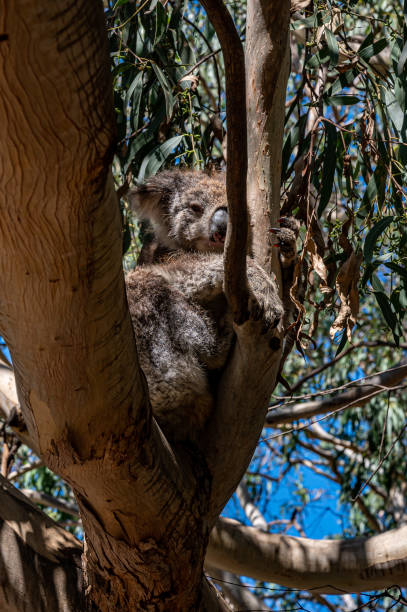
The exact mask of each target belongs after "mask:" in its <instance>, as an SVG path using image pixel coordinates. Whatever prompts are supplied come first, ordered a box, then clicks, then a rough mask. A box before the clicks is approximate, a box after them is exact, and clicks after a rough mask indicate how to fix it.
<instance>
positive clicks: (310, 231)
mask: <svg viewBox="0 0 407 612" xmlns="http://www.w3.org/2000/svg"><path fill="white" fill-rule="evenodd" d="M202 7H203V8H202ZM202 7H201V5H199V4H197V3H195V2H191V3H187V2H185V3H180V2H176V1H175V2H167V3H161V2H160V1H158V2H157V0H151V1H147V2H144V3H143V2H141V3H140V4H138V5H136V4H135V2H134V1H132V0H119V1H118V2H115V3H112V2H109V1H107V2H105V3H104V11H103V12H102V9H101V6H99V4H98V3H97V2H91V3H90V2H87V3H86V2H82V3H80V4H79V5H77V6H75V7H73V6H71V5H70V4H69V3H67V2H65V1H64V0H58V2H55V3H54V4H53V6H52V7H50V6H48V3H46V2H43V3H39V2H32V1H30V0H25V1H23V0H18V1H16V2H14V4H13V6H12V7H7V10H6V7H5V6H4V10H3V11H2V14H3V15H4V20H3V25H2V31H1V32H0V54H1V57H2V60H3V61H2V80H1V83H2V85H1V91H2V96H1V99H2V104H1V106H0V109H1V110H0V116H1V122H2V125H4V126H5V132H4V133H5V137H4V140H3V143H2V145H1V146H0V155H1V160H2V176H1V181H0V184H1V189H2V193H3V198H2V213H3V214H2V224H1V226H0V231H1V235H2V239H1V247H0V261H1V270H2V274H1V279H2V280H1V296H2V301H1V308H0V313H1V316H0V331H1V333H2V334H3V336H4V337H5V339H6V341H7V344H8V345H9V348H10V350H11V357H12V362H13V370H12V369H11V366H10V364H9V363H5V364H4V366H3V367H2V369H1V372H0V390H1V396H0V398H1V408H2V412H3V415H4V418H5V420H6V422H7V428H6V427H5V428H4V429H3V439H4V444H3V455H2V475H3V476H4V477H8V478H9V479H10V480H11V481H17V482H18V483H19V486H20V487H22V486H24V487H25V491H24V492H25V493H26V495H28V496H29V497H30V498H31V500H32V501H33V502H36V503H40V504H41V505H43V506H48V507H50V508H54V510H53V511H52V514H53V516H54V518H58V519H59V520H60V522H62V523H63V524H64V526H65V527H66V528H67V529H68V531H67V530H65V529H62V527H61V526H58V525H56V524H54V523H52V521H50V519H49V518H46V517H44V515H42V514H41V513H40V512H39V511H38V510H36V509H35V508H34V506H32V505H30V503H29V502H28V501H27V500H26V499H24V498H23V497H22V496H21V495H20V494H18V493H16V492H15V491H14V490H13V489H12V488H11V487H10V485H9V483H7V482H5V481H3V480H2V489H1V498H0V499H1V503H0V510H1V521H2V536H3V539H2V542H4V545H3V546H2V549H1V553H2V554H1V559H2V563H3V570H4V571H3V575H7V576H8V579H7V580H5V581H4V582H3V584H2V588H1V590H0V592H1V601H2V606H3V607H4V609H7V610H15V609H18V610H23V609H27V610H32V609H33V606H35V605H38V609H41V610H42V609H44V610H56V609H61V610H80V609H86V606H87V605H91V606H93V607H94V608H95V609H101V610H104V609H109V610H114V609H120V610H124V609H154V610H168V609H171V610H176V609H179V610H187V609H191V610H197V609H202V610H217V609H219V610H220V609H229V608H230V609H233V606H234V609H253V608H254V607H256V606H261V609H263V608H264V609H268V607H270V609H275V606H276V605H277V606H279V607H280V608H281V609H284V607H286V606H289V605H291V603H290V602H292V601H293V599H294V600H295V601H297V602H300V603H301V602H302V601H303V600H304V602H306V601H307V600H309V599H311V600H312V602H313V604H312V605H314V606H321V607H322V608H325V609H346V608H345V606H348V608H349V609H350V607H351V606H352V605H353V604H352V601H350V600H349V596H348V594H349V593H362V592H366V591H374V590H382V594H383V598H384V599H383V601H384V603H383V605H384V606H386V605H388V603H386V602H387V600H386V598H387V599H388V598H393V599H392V601H393V602H394V603H395V604H396V605H398V606H399V607H400V609H402V606H403V605H405V601H404V600H403V595H402V592H401V591H399V590H398V589H395V590H394V589H393V590H389V587H391V586H393V585H398V586H399V587H402V586H404V585H405V583H406V579H407V576H406V573H405V569H404V568H405V561H406V554H407V551H406V547H405V545H403V542H404V541H405V530H406V528H405V527H403V523H404V520H405V476H404V475H405V455H406V453H405V444H406V436H405V425H404V414H403V403H402V402H403V399H402V397H403V384H404V379H405V376H406V373H407V366H406V365H405V363H404V362H403V350H404V349H405V347H406V345H405V343H404V341H403V337H404V335H405V307H406V304H407V293H406V291H407V289H406V287H407V285H406V283H407V280H406V279H407V275H406V272H405V264H406V243H407V233H406V215H405V201H406V193H405V187H404V184H405V156H406V151H407V149H406V146H407V145H406V144H405V142H406V141H407V139H406V134H405V130H406V121H405V115H406V112H405V111H406V109H405V105H406V96H405V92H406V67H405V63H406V58H407V51H406V49H407V44H406V43H407V36H406V26H405V23H404V15H403V14H402V11H401V10H400V7H399V5H398V3H391V2H389V1H387V0H386V2H384V1H383V2H379V3H377V2H374V3H371V4H365V3H364V4H362V3H360V2H354V1H349V2H346V3H339V2H329V1H327V0H326V1H322V2H315V3H312V2H311V3H310V2H308V1H299V2H292V5H291V15H289V13H288V7H287V5H286V3H281V2H269V3H268V6H267V7H265V6H263V4H262V3H258V2H257V1H256V0H251V1H250V2H249V3H248V6H247V15H246V6H245V4H244V3H243V2H236V3H234V4H231V5H230V6H228V8H229V10H230V14H231V15H232V17H233V21H234V24H235V26H234V27H232V22H231V20H230V17H229V16H228V15H229V14H228V13H227V12H226V11H225V9H224V6H223V4H222V3H221V2H218V1H216V2H215V1H214V0H205V1H203V2H202ZM289 21H290V24H291V25H290V38H291V41H290V45H289V44H288V28H289ZM215 30H216V31H215ZM106 32H107V35H106ZM107 42H108V45H109V49H107V45H106V43H107ZM242 44H244V46H245V68H246V82H247V125H248V129H247V135H248V147H247V151H248V168H249V171H248V175H247V201H248V208H249V211H250V216H251V223H252V234H253V252H254V256H255V257H256V259H257V261H258V262H259V263H260V265H262V266H263V267H264V268H265V269H266V270H267V271H268V272H270V271H271V270H273V272H272V273H273V274H275V275H276V278H277V282H280V280H279V267H278V264H277V260H276V258H275V257H274V256H273V255H272V253H273V249H272V241H271V242H270V239H269V235H270V234H269V232H268V229H270V228H271V225H272V224H273V223H276V222H277V219H278V217H279V216H280V214H282V215H289V214H290V215H294V216H296V217H297V218H298V219H299V220H300V221H301V234H300V236H301V245H300V249H299V259H298V265H297V269H296V274H295V279H294V286H293V288H292V290H291V296H292V299H293V301H294V303H295V305H296V308H297V315H296V317H295V320H294V321H293V324H292V326H291V329H290V332H289V337H290V338H291V339H292V341H293V344H294V351H293V353H292V355H291V356H290V357H289V358H288V360H287V361H286V363H285V367H284V370H283V372H282V375H281V376H280V386H278V387H277V388H276V389H275V390H274V396H272V397H271V399H270V401H269V397H270V395H271V393H272V392H273V388H274V386H275V383H274V381H275V377H276V375H277V371H278V367H279V364H278V363H277V361H276V359H275V357H271V356H270V354H269V353H268V351H267V348H266V347H264V346H263V345H262V341H261V338H259V337H258V332H257V330H256V328H255V326H253V325H252V323H251V322H250V321H245V322H244V323H243V324H242V320H239V316H238V314H239V312H240V314H241V312H243V310H244V308H243V309H242V308H241V306H242V304H241V303H240V304H239V299H238V289H239V283H238V282H236V279H239V278H242V274H243V276H244V271H243V270H242V269H241V268H240V269H239V263H236V262H237V261H239V257H237V256H236V255H237V254H239V253H240V255H241V254H242V253H244V250H245V249H244V240H245V237H244V231H243V232H242V228H244V229H245V228H246V223H242V222H241V220H242V219H244V213H245V206H244V205H242V202H243V204H244V200H245V198H244V197H243V196H242V194H244V193H246V189H245V182H246V176H245V171H244V169H245V164H246V145H245V134H246V127H245V126H246V113H245V111H244V108H243V106H242V100H243V101H244V72H243V70H244V63H243V51H242ZM108 51H110V55H109V54H108ZM109 57H110V68H111V70H110V71H109ZM290 69H291V73H290ZM109 72H110V73H111V75H112V77H111V76H110V74H109ZM111 80H112V81H113V87H112V82H111ZM111 92H113V97H112V94H111ZM40 160H41V162H40ZM226 161H227V182H228V197H229V206H230V213H231V220H232V224H231V228H230V239H229V244H228V246H227V249H226V257H225V271H226V278H227V281H228V282H227V286H226V293H227V297H228V299H229V300H230V301H231V303H233V304H234V305H235V306H234V311H235V313H237V314H236V321H237V326H236V329H237V348H236V350H235V352H234V354H233V356H232V357H231V359H230V363H229V364H228V367H227V369H226V371H225V372H224V375H223V386H222V384H221V387H220V394H219V398H218V406H217V411H216V414H215V416H214V419H213V420H212V422H211V423H210V424H209V427H208V432H209V435H208V436H207V443H206V445H205V448H204V457H205V461H204V462H202V461H200V460H199V459H197V458H196V457H193V458H191V456H190V455H189V453H188V449H185V448H181V449H179V448H169V446H168V444H166V443H163V440H162V438H161V437H160V435H159V433H158V431H157V429H156V427H155V424H154V421H153V420H152V419H151V414H150V412H149V410H148V407H147V406H148V403H147V397H148V396H147V391H146V389H145V385H144V383H143V377H142V375H141V374H140V371H139V369H138V368H137V363H138V362H137V354H136V349H135V344H134V340H133V336H132V332H131V327H130V320H129V317H128V313H127V306H126V302H125V298H124V292H123V276H122V262H121V259H122V255H123V254H124V266H125V268H127V269H128V268H129V267H132V266H133V265H135V262H136V259H137V254H138V252H139V249H140V245H141V244H142V243H143V241H144V242H145V241H146V240H148V238H149V236H148V232H149V230H148V228H147V227H145V226H141V227H139V226H138V225H137V224H136V222H135V220H134V219H133V218H132V216H131V213H130V211H129V209H128V206H127V203H126V200H125V194H126V191H127V189H128V187H129V185H131V184H133V183H135V182H137V181H142V180H143V179H145V178H147V177H149V176H151V175H153V174H154V173H156V172H157V171H158V170H159V169H160V168H163V167H171V166H172V165H174V164H176V165H180V166H188V167H190V166H192V167H196V168H207V169H209V170H210V171H217V170H220V171H223V170H224V168H225V165H226ZM111 164H112V169H113V180H112V175H111V171H110V167H111ZM113 181H114V182H113ZM114 187H115V189H114ZM6 190H7V196H6ZM115 190H116V194H115ZM117 196H119V197H121V205H120V211H119V207H118V206H117ZM280 209H281V212H280ZM234 279H235V280H234ZM239 308H240V311H239ZM304 357H305V359H306V361H304ZM4 360H5V362H7V356H6V354H5V356H4ZM242 372H244V376H243V375H242ZM357 378H362V380H360V381H359V383H358V384H355V382H354V380H355V379H357ZM14 380H15V381H16V382H17V388H18V398H17V396H16V392H15V388H14V387H13V385H14ZM267 404H268V408H269V409H268V411H267V414H266V409H267ZM263 424H264V425H265V427H266V429H265V431H264V432H263V436H262V440H261V443H260V444H259V446H258V448H257V450H256V452H255V455H254V459H253V462H252V464H251V466H250V467H249V470H248V473H247V475H246V477H245V478H244V479H243V480H242V481H241V483H240V485H239V487H238V489H237V495H238V497H239V500H240V503H241V505H242V508H243V510H244V512H245V514H246V519H245V522H246V523H247V522H249V523H250V524H251V526H244V525H238V524H236V523H234V522H232V521H229V520H228V519H226V518H218V515H219V513H220V512H221V510H222V508H223V507H224V504H225V503H226V502H227V499H228V497H229V496H230V494H231V493H232V492H233V490H234V489H235V488H236V486H237V485H238V484H239V480H240V479H241V477H242V476H243V473H244V471H245V469H246V468H247V464H248V462H249V460H250V456H251V454H252V452H253V450H254V448H255V444H256V441H257V439H258V435H259V433H260V430H261V426H262V425H263ZM271 428H272V429H271ZM20 442H23V443H24V445H23V446H20ZM29 449H31V450H29ZM32 451H34V452H35V453H36V454H37V456H39V459H34V456H33V454H32ZM40 462H41V463H40ZM183 465H184V466H185V468H184V467H181V466H183ZM50 470H53V472H54V473H55V474H57V475H58V476H54V475H53V472H52V471H50ZM207 470H208V471H207ZM304 470H312V471H313V472H314V473H316V474H318V475H319V476H321V477H323V478H326V479H327V480H328V481H330V482H333V483H335V486H337V487H338V488H339V489H340V492H341V493H340V495H341V502H342V506H341V511H342V512H344V511H349V516H348V519H347V520H346V521H345V523H346V525H345V532H344V534H342V535H345V536H364V539H355V540H353V539H352V538H349V537H348V539H347V540H340V539H339V540H338V539H336V540H322V541H319V540H309V539H306V538H304V537H298V535H300V536H306V535H307V520H306V516H307V514H306V513H307V508H311V512H312V503H313V502H314V501H315V500H314V499H313V494H312V492H311V491H309V490H307V487H306V486H305V488H304V486H303V474H304ZM60 477H62V478H64V481H62V480H61V479H60ZM206 480H208V482H209V486H206V485H205V482H206ZM290 480H291V482H292V481H293V480H294V483H295V484H294V486H293V487H292V493H293V499H294V500H300V501H299V502H297V503H295V501H293V505H292V510H293V511H291V512H290V516H289V515H288V509H289V508H276V507H275V505H273V495H272V494H270V489H269V483H270V482H273V486H274V487H276V486H280V487H281V486H287V485H285V483H287V482H290ZM305 482H306V481H305ZM66 483H68V484H69V485H70V486H71V488H69V487H68V486H67V484H66ZM204 485H205V486H204ZM72 491H73V493H72ZM73 494H74V495H75V500H74V498H73ZM253 494H254V496H253ZM78 506H79V509H80V513H81V519H82V527H83V531H84V534H85V539H86V547H85V556H84V562H83V563H84V565H83V568H81V561H80V554H81V545H80V543H79V542H78V541H77V540H76V539H75V538H74V537H73V535H72V534H70V533H69V530H70V531H72V532H74V533H76V534H77V535H78V534H79V535H80V534H81V533H82V532H81V528H79V527H78V522H77V516H78ZM163 508H165V510H163ZM289 530H291V531H290V534H287V531H289ZM276 531H277V532H276ZM209 532H211V533H210V535H209ZM291 534H294V535H291ZM334 535H335V536H336V537H338V536H339V535H341V534H338V533H336V534H334ZM208 538H209V545H208V547H207V543H208ZM204 561H205V567H206V570H207V574H208V575H209V576H211V577H212V578H211V579H210V582H208V581H207V580H206V579H205V578H204V577H203V573H202V571H203V563H204ZM82 570H83V571H82ZM231 573H232V574H231ZM242 575H244V576H251V577H252V578H253V579H254V580H257V583H253V588H252V592H251V593H249V592H247V589H244V588H243V586H242V581H241V579H240V578H238V576H242ZM50 577H52V579H50ZM212 581H217V584H218V586H219V587H220V589H221V590H222V591H223V593H224V595H225V597H226V600H227V601H224V600H223V599H221V598H220V596H219V591H218V590H214V589H213V588H212V587H211V586H210V583H211V582H212ZM271 583H274V584H278V585H283V586H284V587H287V588H288V589H292V588H294V589H303V593H301V594H298V591H297V590H295V591H290V590H288V591H286V592H282V591H270V590H267V588H266V589H264V588H263V587H265V586H266V587H268V589H270V588H273V587H271V586H270V584H271ZM270 593H271V594H272V596H270ZM327 594H334V595H336V596H340V597H341V598H342V599H340V600H338V599H335V598H334V599H332V600H329V598H327ZM375 597H376V596H375ZM301 598H303V599H301ZM85 599H87V601H85ZM375 601H379V599H377V597H376V599H375ZM37 602H41V603H37ZM363 602H364V600H361V601H360V602H359V604H360V605H361V604H363ZM359 604H355V605H359ZM378 605H381V604H378ZM273 606H274V607H273Z"/></svg>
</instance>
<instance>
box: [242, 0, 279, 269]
mask: <svg viewBox="0 0 407 612" xmlns="http://www.w3.org/2000/svg"><path fill="white" fill-rule="evenodd" d="M289 21H290V3H289V2H287V1H286V0H274V1H273V2H270V1H269V0H248V2H247V23H246V89H247V113H248V121H247V125H248V141H247V144H248V158H249V168H250V171H249V173H248V177H247V200H248V205H249V211H250V218H251V224H252V243H253V251H254V255H255V257H256V259H257V260H258V261H259V262H260V263H261V264H262V265H263V266H264V268H265V269H266V270H267V271H270V269H271V267H272V266H273V271H274V272H275V274H276V275H277V278H279V266H278V263H277V258H276V257H274V258H272V245H271V241H270V237H269V236H270V234H269V232H268V230H269V229H270V227H271V226H272V225H273V224H274V223H275V222H276V221H277V219H278V217H279V212H280V185H281V156H282V142H283V130H284V116H285V97H286V89H287V79H288V74H289V36H288V26H289ZM273 259H274V262H272V260H273Z"/></svg>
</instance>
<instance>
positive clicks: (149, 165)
mask: <svg viewBox="0 0 407 612" xmlns="http://www.w3.org/2000/svg"><path fill="white" fill-rule="evenodd" d="M182 139H183V136H174V137H173V138H170V139H169V140H166V141H165V142H163V143H162V144H160V145H158V146H156V147H155V148H154V149H153V150H152V151H151V152H150V153H149V154H148V155H147V156H146V157H145V158H144V159H143V162H142V164H141V166H140V170H139V173H138V177H137V181H138V182H139V183H141V182H143V181H145V180H146V179H148V178H149V177H150V176H153V175H154V174H156V173H157V172H158V170H159V169H160V168H161V166H162V165H163V163H164V162H165V160H166V159H167V157H168V156H169V155H170V154H171V153H172V152H173V151H174V149H176V148H177V146H178V145H179V143H180V142H181V140H182Z"/></svg>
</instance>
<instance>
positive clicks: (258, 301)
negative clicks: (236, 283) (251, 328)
mask: <svg viewBox="0 0 407 612" xmlns="http://www.w3.org/2000/svg"><path fill="white" fill-rule="evenodd" d="M251 289H252V290H251V291H250V293H249V302H248V308H249V314H250V319H251V320H252V321H259V322H260V324H261V334H267V333H273V331H274V330H275V329H276V327H277V326H278V324H279V323H280V321H281V320H282V317H283V307H282V304H281V301H280V298H279V297H278V295H277V292H276V291H275V290H273V289H272V288H271V287H270V286H267V285H265V286H263V287H262V288H261V289H259V287H256V289H255V290H253V288H251Z"/></svg>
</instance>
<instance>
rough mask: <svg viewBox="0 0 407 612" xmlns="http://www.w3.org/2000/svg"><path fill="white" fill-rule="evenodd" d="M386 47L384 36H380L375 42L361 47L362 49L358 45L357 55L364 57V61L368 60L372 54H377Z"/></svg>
mask: <svg viewBox="0 0 407 612" xmlns="http://www.w3.org/2000/svg"><path fill="white" fill-rule="evenodd" d="M386 47H387V40H386V39H385V38H381V39H380V40H378V41H376V42H375V43H373V44H370V45H367V46H365V47H363V49H362V47H360V48H359V52H358V53H359V57H361V58H362V59H364V60H365V62H368V61H369V60H370V58H372V57H373V56H374V55H378V54H379V53H380V52H381V51H383V49H385V48H386Z"/></svg>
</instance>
